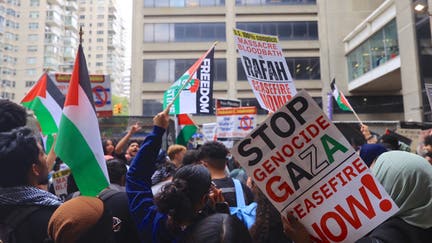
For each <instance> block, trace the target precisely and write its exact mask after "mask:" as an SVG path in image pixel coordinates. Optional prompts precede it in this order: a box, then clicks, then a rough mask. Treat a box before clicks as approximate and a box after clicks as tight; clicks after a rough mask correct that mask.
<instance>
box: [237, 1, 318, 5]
mask: <svg viewBox="0 0 432 243" xmlns="http://www.w3.org/2000/svg"><path fill="white" fill-rule="evenodd" d="M307 4H316V0H236V5H240V6H241V5H263V6H264V5H307Z"/></svg>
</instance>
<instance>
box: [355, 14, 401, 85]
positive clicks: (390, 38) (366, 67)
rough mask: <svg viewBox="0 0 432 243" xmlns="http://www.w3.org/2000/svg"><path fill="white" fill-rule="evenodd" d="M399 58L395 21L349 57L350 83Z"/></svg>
mask: <svg viewBox="0 0 432 243" xmlns="http://www.w3.org/2000/svg"><path fill="white" fill-rule="evenodd" d="M397 56H399V44H398V35H397V26H396V20H395V19H394V20H392V21H390V22H389V23H388V24H387V25H385V26H384V27H383V28H382V29H380V30H379V31H377V32H376V33H375V34H373V35H372V36H371V37H370V38H369V39H367V40H366V41H365V42H363V43H362V44H361V45H360V46H358V47H357V48H355V49H354V50H353V51H351V52H350V53H349V54H348V55H347V60H348V75H349V81H352V80H355V79H356V78H358V77H360V76H362V75H363V74H365V73H367V72H369V71H371V70H372V69H374V68H377V67H378V66H380V65H382V64H384V63H385V62H387V61H389V60H391V59H393V58H395V57H397Z"/></svg>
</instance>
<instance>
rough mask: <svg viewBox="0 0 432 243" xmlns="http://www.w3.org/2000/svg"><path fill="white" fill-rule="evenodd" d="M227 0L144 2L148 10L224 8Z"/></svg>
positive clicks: (156, 0)
mask: <svg viewBox="0 0 432 243" xmlns="http://www.w3.org/2000/svg"><path fill="white" fill-rule="evenodd" d="M224 5H225V0H144V7H146V8H166V7H171V8H173V7H174V8H182V7H213V6H224Z"/></svg>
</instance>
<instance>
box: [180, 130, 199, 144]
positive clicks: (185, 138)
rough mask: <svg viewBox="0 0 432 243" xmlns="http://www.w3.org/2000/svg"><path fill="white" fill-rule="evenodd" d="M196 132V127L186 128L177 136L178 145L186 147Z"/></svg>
mask: <svg viewBox="0 0 432 243" xmlns="http://www.w3.org/2000/svg"><path fill="white" fill-rule="evenodd" d="M196 131H197V127H196V126H195V125H191V126H184V127H183V129H182V130H181V131H180V133H179V134H178V136H177V139H176V143H177V144H181V145H184V146H186V145H187V144H188V142H189V140H190V139H191V138H192V136H193V135H194V134H195V132H196Z"/></svg>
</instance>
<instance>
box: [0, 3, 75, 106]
mask: <svg viewBox="0 0 432 243" xmlns="http://www.w3.org/2000/svg"><path fill="white" fill-rule="evenodd" d="M77 10H78V6H77V2H76V0H28V1H20V0H2V1H0V47H1V48H0V56H1V59H0V80H1V81H0V97H1V98H7V99H11V100H13V101H17V102H19V101H20V99H21V98H22V97H24V95H25V93H26V92H27V91H28V90H29V88H30V87H31V86H33V84H34V83H35V82H36V81H37V80H38V79H39V77H40V76H41V75H42V73H43V72H44V71H46V70H48V71H58V72H67V71H69V70H71V67H72V65H73V60H74V58H75V52H76V49H77V47H78V22H77V19H78V16H77Z"/></svg>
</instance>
